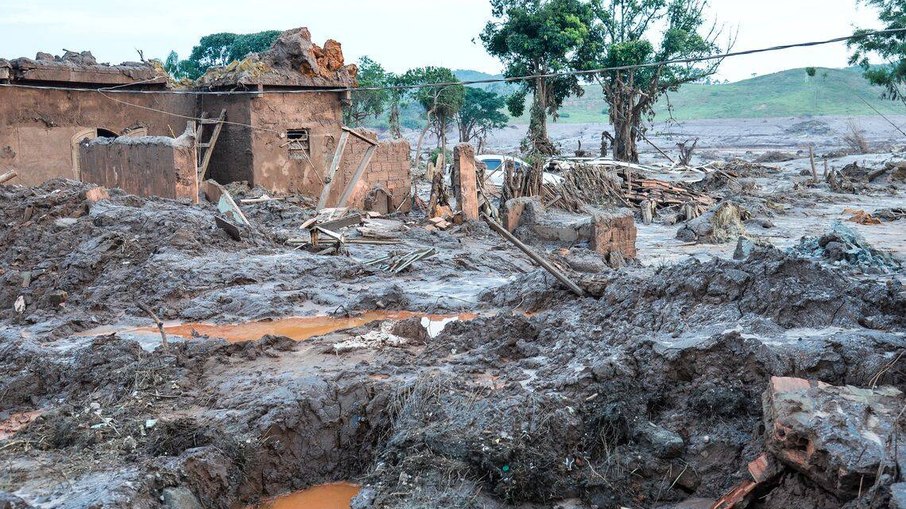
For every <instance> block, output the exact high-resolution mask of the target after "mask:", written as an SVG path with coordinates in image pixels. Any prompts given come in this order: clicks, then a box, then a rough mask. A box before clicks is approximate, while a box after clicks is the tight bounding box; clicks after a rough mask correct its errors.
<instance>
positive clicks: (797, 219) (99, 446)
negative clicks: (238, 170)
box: [0, 155, 906, 509]
mask: <svg viewBox="0 0 906 509" xmlns="http://www.w3.org/2000/svg"><path fill="white" fill-rule="evenodd" d="M886 157H887V158H888V159H890V158H893V157H894V156H892V155H889V156H886ZM878 159H879V160H878V161H875V160H870V161H868V162H866V164H862V166H869V167H872V168H874V167H882V166H883V165H882V164H878V163H880V159H881V158H880V156H879V157H878ZM778 164H779V165H778V167H777V169H776V170H769V169H765V168H764V167H762V166H751V167H749V166H745V165H737V166H736V167H735V168H734V169H733V170H732V171H733V172H734V174H736V175H737V176H735V177H732V176H731V177H730V178H726V179H725V180H724V181H719V180H712V181H711V182H709V183H705V184H703V185H702V186H703V187H702V188H703V189H706V190H708V192H709V193H713V194H714V196H716V197H718V198H720V199H723V200H727V201H730V200H732V201H733V203H737V204H738V206H740V207H741V208H744V209H745V210H746V211H747V213H748V216H747V217H745V218H744V217H742V216H740V221H742V222H744V229H742V228H737V229H736V233H735V236H737V237H738V236H739V235H746V236H748V237H750V238H751V239H752V240H751V245H750V246H748V247H747V249H745V252H743V253H742V254H741V255H740V256H738V257H737V259H733V252H734V250H735V248H736V246H737V241H736V239H726V240H727V242H726V243H723V244H702V243H698V242H688V241H682V240H679V239H676V238H675V235H676V231H677V229H678V228H680V227H681V226H686V225H684V224H682V225H681V224H676V221H675V219H674V221H673V222H670V221H669V220H668V217H667V216H668V215H669V211H665V213H663V214H660V215H658V217H656V219H655V221H654V222H653V223H652V224H650V225H643V224H641V223H637V225H638V228H639V236H638V242H637V248H638V252H639V259H640V261H639V263H636V264H631V265H628V266H626V267H623V268H622V269H619V270H616V269H613V268H611V267H610V266H608V264H607V263H606V260H605V259H604V258H603V257H601V256H600V255H598V254H597V253H595V252H593V251H591V250H588V249H585V248H583V247H581V246H579V245H576V246H571V247H569V246H567V247H564V246H558V247H557V248H556V250H554V249H553V248H552V247H550V246H547V245H545V244H544V243H543V242H542V241H537V242H535V241H533V240H532V239H528V240H529V241H530V242H533V246H534V247H535V249H537V250H539V251H544V252H545V253H547V254H550V255H551V256H550V259H551V260H552V262H554V263H556V264H557V265H558V266H560V267H561V268H562V270H564V271H567V272H568V274H569V275H570V276H571V277H573V278H574V279H575V280H576V281H577V282H579V283H580V284H581V286H582V287H583V288H584V289H585V290H586V291H587V292H588V294H589V295H588V296H586V297H582V298H579V297H576V296H575V295H574V294H573V293H571V292H570V291H569V290H567V289H565V288H563V287H562V286H561V285H560V283H558V282H557V281H556V280H555V279H554V278H553V277H551V276H550V275H549V274H547V273H546V272H544V271H541V270H539V269H537V268H535V267H534V266H532V265H531V264H530V263H529V261H528V260H527V259H526V258H524V257H523V256H522V255H521V254H519V253H518V252H517V251H516V250H515V249H513V248H512V247H511V246H510V245H509V244H507V243H505V242H504V241H502V240H501V239H499V238H498V237H497V236H496V235H495V234H493V232H491V231H490V230H489V229H488V228H487V227H486V226H485V225H483V224H478V225H469V224H465V225H462V226H454V227H452V228H451V229H450V230H447V231H435V232H429V231H427V230H425V229H424V227H423V225H424V218H423V217H422V216H421V215H420V213H418V212H413V213H411V214H408V215H394V216H392V217H390V218H389V220H392V221H394V222H395V223H394V224H395V230H394V233H395V234H396V235H397V236H398V238H399V239H400V240H401V241H402V242H403V245H402V246H400V245H396V246H372V245H351V246H350V253H349V255H348V256H319V255H316V254H312V253H309V252H307V251H305V250H303V249H298V248H296V247H294V246H291V245H287V244H286V242H285V241H286V239H287V238H290V237H295V236H298V235H299V230H298V225H299V224H301V223H302V222H303V221H305V220H306V219H308V218H310V217H312V216H313V215H314V211H313V210H312V209H311V206H310V204H309V203H306V202H305V201H304V200H296V199H293V198H292V197H289V198H287V199H278V200H272V201H263V202H259V203H250V204H244V205H241V206H242V208H243V210H244V212H245V213H246V215H247V217H248V218H249V220H250V222H251V223H252V227H251V228H250V231H249V235H247V236H246V237H243V238H242V240H239V241H235V240H233V239H231V238H230V237H228V236H227V234H226V233H225V232H223V231H222V230H220V229H218V228H217V227H216V225H215V223H214V215H215V210H214V208H213V206H211V205H209V204H204V203H202V204H199V205H191V204H188V203H181V202H178V201H173V200H164V199H144V198H136V197H134V196H129V195H126V194H124V193H122V192H119V191H115V190H111V191H110V196H111V197H110V199H109V200H101V201H97V202H94V201H91V200H89V199H88V198H87V197H86V193H87V191H88V190H90V187H89V186H86V185H83V184H80V183H75V182H70V181H63V180H57V181H51V182H48V183H46V184H44V185H42V186H39V187H35V188H27V187H19V186H0V239H2V246H3V247H2V249H0V271H2V272H0V373H2V376H0V423H3V424H0V429H3V430H6V429H7V428H14V429H9V430H8V431H6V432H5V433H7V434H6V435H4V436H2V438H0V450H2V452H3V459H4V461H3V469H2V470H0V507H3V504H6V505H7V506H11V507H17V506H21V507H60V508H77V507H79V508H81V507H109V508H114V507H124V508H125V507H139V508H158V507H167V508H176V507H205V508H208V507H212V508H224V509H232V508H237V507H268V504H271V503H272V502H273V501H275V500H276V498H275V497H279V496H283V495H287V494H293V493H297V492H302V493H306V492H304V491H302V490H306V489H307V488H311V487H313V486H319V485H325V484H326V485H328V486H331V483H336V482H350V483H354V484H356V485H359V486H361V490H360V491H359V490H356V491H357V494H356V493H354V492H353V490H352V488H351V487H349V489H348V490H346V491H343V496H344V497H347V496H348V497H352V501H351V506H352V507H356V508H362V509H364V508H371V507H397V508H416V507H489V508H493V507H521V508H525V509H528V508H536V507H539V508H540V507H557V506H562V507H575V508H588V509H590V508H593V507H598V508H610V507H631V508H660V507H664V508H666V507H694V506H695V504H700V506H701V507H709V506H710V504H711V503H713V501H715V500H716V499H718V498H719V497H721V496H723V495H725V494H726V493H727V492H728V491H729V490H730V489H732V488H733V487H735V486H737V485H738V484H739V483H740V482H742V481H745V480H747V479H748V478H749V477H748V476H749V473H748V472H747V469H746V465H747V464H748V463H749V462H750V461H752V460H754V459H755V458H757V457H759V455H761V454H762V453H764V452H765V451H767V448H766V447H767V446H766V442H765V433H766V429H765V425H764V417H765V415H764V409H763V406H762V395H763V394H764V392H765V390H766V389H767V388H768V386H769V382H770V380H771V377H772V376H788V377H801V378H806V379H810V380H818V381H821V382H824V383H826V384H830V385H834V386H845V385H851V386H854V387H871V386H878V387H894V388H897V389H899V390H901V391H902V390H906V368H904V366H906V364H903V363H902V361H901V360H900V359H901V358H902V355H901V354H902V352H903V351H904V347H906V333H904V330H906V290H904V287H903V274H902V271H894V270H890V271H870V270H863V267H861V266H859V265H858V264H854V263H835V260H833V259H828V257H826V256H824V255H823V254H822V253H817V254H816V252H814V251H809V252H803V251H801V250H797V249H791V248H793V247H795V246H797V245H799V244H800V242H802V239H803V237H806V236H815V235H820V234H822V232H826V231H828V230H830V229H831V228H832V225H833V224H834V221H835V220H837V219H840V217H841V215H842V211H843V210H844V209H845V208H848V207H857V208H859V209H863V210H877V209H882V208H895V207H896V203H897V202H898V201H900V200H902V189H901V188H900V187H897V186H898V185H899V184H896V183H891V182H889V181H883V180H882V181H879V182H873V183H870V184H869V186H868V190H867V191H866V192H865V193H862V194H858V195H853V194H845V193H835V192H833V191H832V190H830V189H829V188H828V186H827V184H826V183H823V182H819V183H809V182H807V180H808V179H807V177H801V176H799V172H800V171H801V170H802V169H803V168H802V165H803V164H804V161H802V160H801V159H799V160H794V161H788V162H785V163H778ZM833 164H834V165H836V166H839V167H843V166H845V165H846V164H848V162H847V160H846V159H841V160H840V161H836V162H834V163H833ZM729 171H730V170H728V172H729ZM746 172H748V173H746ZM670 177H671V178H672V177H676V178H687V177H688V176H670ZM742 179H750V180H751V182H750V183H749V184H746V185H740V184H739V180H742ZM232 191H235V193H234V194H235V195H236V198H237V200H240V203H241V199H242V198H247V197H254V198H257V197H260V190H248V189H242V188H239V187H235V188H233V189H232ZM280 198H283V197H280ZM382 224H386V223H382ZM373 226H374V225H373ZM848 226H850V225H848ZM375 227H376V226H375ZM850 227H851V228H852V229H853V230H854V231H855V232H857V233H858V234H859V235H860V236H861V239H860V241H859V242H860V244H859V246H862V247H863V248H865V249H869V248H870V249H872V250H876V252H877V253H884V254H885V255H886V256H890V257H891V258H892V259H897V260H899V259H901V258H902V256H903V254H904V253H906V239H904V238H903V237H904V235H903V229H902V220H893V221H890V222H885V223H882V224H877V225H862V224H856V223H852V224H851V226H850ZM365 229H366V230H367V225H366V228H365ZM345 233H346V234H347V235H349V236H350V237H352V238H357V237H359V236H360V235H361V233H359V232H357V230H356V229H355V228H350V229H347V230H346V232H345ZM731 236H733V235H731ZM722 240H723V239H722ZM819 245H820V244H819ZM427 246H432V247H435V248H436V249H437V251H438V255H437V256H436V257H434V258H431V259H427V260H423V261H420V262H417V263H416V264H414V265H413V266H412V267H411V268H410V269H408V270H407V271H404V272H402V273H400V274H390V273H387V272H383V271H380V270H377V269H372V268H369V267H368V266H365V265H363V264H362V263H361V262H362V261H364V260H369V259H373V258H376V257H378V256H382V255H385V254H389V253H390V252H392V251H394V250H396V251H407V250H414V249H417V248H421V247H427ZM825 247H826V245H825ZM871 252H872V253H874V251H871ZM855 259H859V258H858V257H857V258H855ZM20 299H21V301H22V302H24V308H23V307H21V306H17V304H16V303H17V301H20ZM139 302H142V303H144V304H147V305H148V306H149V307H151V308H152V309H153V310H154V311H155V313H156V314H157V315H158V316H160V317H161V318H162V319H163V320H166V321H167V325H168V327H170V328H168V329H167V331H168V332H169V333H170V334H169V335H170V337H171V341H170V345H169V349H168V350H167V351H165V350H164V349H163V348H162V346H161V344H160V338H159V336H158V335H157V333H156V331H155V329H154V328H153V327H151V326H152V323H151V319H150V318H149V317H148V316H147V314H146V313H145V312H144V311H142V310H141V309H140V308H139V307H138V305H137V304H138V303H139ZM425 317H430V318H433V319H445V318H453V317H457V318H461V319H458V320H436V323H435V324H434V326H435V328H434V329H430V330H428V329H426V326H429V327H430V326H432V323H430V322H431V320H427V321H428V322H429V323H424V322H425ZM441 323H442V325H443V327H440V326H439V324H441ZM180 337H183V338H184V339H180ZM303 337H304V338H305V341H297V339H302V338H303ZM22 416H28V417H27V419H25V420H27V421H28V422H22V421H23V417H22ZM6 423H13V424H12V425H10V426H7V425H6ZM900 427H902V423H900V422H898V423H896V426H895V428H896V429H899V428H900ZM891 477H892V476H887V477H885V478H884V480H883V482H881V481H880V480H881V477H878V479H879V482H877V483H875V484H874V485H873V486H871V487H869V488H870V493H872V496H871V498H870V499H869V498H860V497H859V496H858V495H859V494H858V492H857V494H856V495H855V496H854V495H853V493H852V492H850V491H846V492H836V493H832V492H831V491H829V490H828V489H827V486H826V485H824V484H822V483H816V482H815V481H814V480H813V479H811V478H810V477H809V476H808V472H807V471H796V470H790V469H786V470H783V471H782V472H781V473H780V474H778V478H777V481H776V483H774V484H772V486H771V489H770V490H765V492H764V493H758V497H757V498H756V502H755V504H754V506H756V507H759V508H782V507H800V506H801V507H879V508H880V507H883V504H886V502H887V500H888V499H889V498H890V490H891V488H890V485H891V484H892V483H893V482H896V481H897V480H898V479H896V478H891ZM333 486H336V485H333ZM868 492H869V489H868V488H867V489H866V493H868ZM308 493H311V492H308ZM875 494H876V495H877V496H875ZM353 495H354V496H353ZM300 496H308V495H300ZM17 504H18V505H17Z"/></svg>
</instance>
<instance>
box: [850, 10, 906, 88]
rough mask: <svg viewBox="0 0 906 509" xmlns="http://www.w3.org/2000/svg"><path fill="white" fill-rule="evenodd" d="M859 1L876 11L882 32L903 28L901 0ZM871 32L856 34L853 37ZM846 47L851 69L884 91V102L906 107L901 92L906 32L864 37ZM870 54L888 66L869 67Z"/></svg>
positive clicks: (905, 77) (905, 65) (905, 68)
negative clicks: (850, 51)
mask: <svg viewBox="0 0 906 509" xmlns="http://www.w3.org/2000/svg"><path fill="white" fill-rule="evenodd" d="M860 1H862V2H864V3H866V4H868V5H871V6H873V7H876V8H877V9H878V17H879V18H880V19H881V22H882V23H883V24H884V28H885V29H896V28H906V3H904V2H903V1H902V0H860ZM871 31H872V30H857V31H856V33H855V34H854V35H863V34H866V33H868V32H871ZM849 46H850V48H855V51H854V52H853V55H852V57H851V58H850V61H849V63H850V65H859V66H860V67H862V69H863V71H864V74H865V77H866V78H867V79H868V81H870V82H871V83H873V84H875V85H879V86H882V87H884V88H885V92H884V94H883V97H884V98H886V99H891V100H900V101H903V103H904V104H906V95H904V92H903V90H902V89H901V88H900V87H901V86H902V85H903V84H904V83H906V32H897V33H893V34H885V35H871V36H866V37H862V38H860V39H854V40H851V41H850V42H849ZM871 54H875V55H878V56H880V57H881V58H883V59H885V60H886V61H887V65H879V66H876V65H872V64H871V62H870V61H869V55H871Z"/></svg>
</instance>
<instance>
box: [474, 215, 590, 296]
mask: <svg viewBox="0 0 906 509" xmlns="http://www.w3.org/2000/svg"><path fill="white" fill-rule="evenodd" d="M481 218H482V219H484V221H485V222H486V223H488V226H490V227H491V229H492V230H494V231H495V232H497V233H498V234H499V235H500V236H501V237H503V238H504V239H506V240H508V241H509V242H510V243H511V244H513V245H514V246H516V247H517V248H519V250H520V251H522V252H523V253H525V254H526V255H528V257H529V258H531V259H532V260H533V261H534V262H535V263H537V264H538V265H540V266H541V267H542V268H544V270H546V271H548V272H550V273H551V274H552V275H553V276H554V277H555V278H557V280H559V281H560V282H561V283H563V284H564V285H566V287H567V288H569V289H570V290H572V291H573V293H575V294H576V295H578V296H579V297H584V296H585V291H584V290H582V288H580V287H579V285H577V284H576V283H574V282H573V281H572V280H571V279H569V278H568V277H566V274H564V273H562V272H560V271H559V270H557V268H556V267H554V266H553V265H552V264H551V263H550V262H549V261H547V260H545V259H544V258H542V257H541V256H539V255H538V254H537V253H535V252H534V251H533V250H532V248H530V247H528V246H526V245H525V244H523V243H522V241H520V240H519V239H517V238H516V237H514V236H513V234H512V233H510V232H508V231H507V229H506V228H504V227H503V226H501V225H500V224H498V223H497V221H494V220H493V219H491V218H490V217H488V216H486V215H484V214H482V215H481Z"/></svg>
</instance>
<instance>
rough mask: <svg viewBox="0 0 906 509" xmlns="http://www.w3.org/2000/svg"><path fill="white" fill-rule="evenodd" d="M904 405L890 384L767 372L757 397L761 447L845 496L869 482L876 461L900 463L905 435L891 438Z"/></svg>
mask: <svg viewBox="0 0 906 509" xmlns="http://www.w3.org/2000/svg"><path fill="white" fill-rule="evenodd" d="M904 405H906V397H904V395H903V393H902V392H900V391H899V390H897V389H896V388H893V387H879V388H876V389H861V388H857V387H852V386H845V387H836V386H831V385H828V384H825V383H822V382H815V381H809V380H804V379H801V378H784V377H772V378H771V382H770V386H769V387H768V389H767V391H765V393H764V397H763V406H764V419H765V430H766V431H765V433H766V437H765V444H766V448H767V450H768V452H770V453H771V454H773V455H774V456H775V457H776V458H777V459H778V460H779V461H780V462H781V463H783V464H785V465H786V466H788V467H791V468H793V469H795V470H797V471H799V472H801V473H802V474H803V475H805V476H806V477H808V478H809V479H810V480H811V481H813V482H815V483H816V484H818V485H819V486H821V487H822V488H824V489H825V490H827V491H829V492H831V493H833V494H834V495H835V496H837V497H839V498H841V499H851V498H854V497H856V496H858V494H859V493H860V490H864V489H865V486H871V485H873V483H874V480H875V478H876V477H877V475H878V472H879V469H880V468H881V467H882V466H884V467H885V468H887V469H895V468H896V465H897V463H899V465H901V468H902V466H903V465H906V440H904V439H903V438H897V439H896V440H898V441H899V442H901V443H898V444H894V443H891V440H894V437H898V436H899V435H898V434H897V433H895V432H896V430H897V416H898V414H899V413H900V411H901V410H902V409H903V407H904ZM893 451H898V454H899V456H900V457H899V458H895V457H893V456H892V455H893Z"/></svg>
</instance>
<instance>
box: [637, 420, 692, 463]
mask: <svg viewBox="0 0 906 509" xmlns="http://www.w3.org/2000/svg"><path fill="white" fill-rule="evenodd" d="M632 436H633V439H635V440H636V441H637V442H640V443H643V444H648V445H649V446H651V448H652V451H651V453H652V454H654V455H655V456H657V457H658V458H661V459H671V458H676V457H678V456H679V455H680V454H682V453H683V449H684V448H685V443H684V442H683V439H682V437H680V436H679V435H677V434H676V433H674V432H672V431H670V430H667V429H664V428H662V427H660V426H658V425H657V424H654V423H653V422H649V421H646V420H641V421H638V422H637V423H636V424H635V427H634V428H633V432H632Z"/></svg>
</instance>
